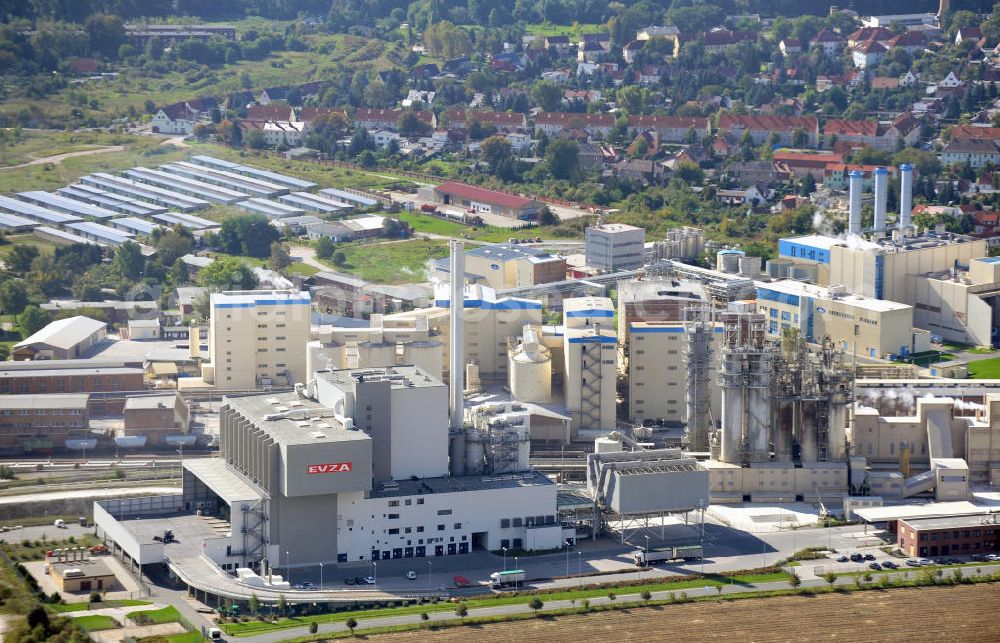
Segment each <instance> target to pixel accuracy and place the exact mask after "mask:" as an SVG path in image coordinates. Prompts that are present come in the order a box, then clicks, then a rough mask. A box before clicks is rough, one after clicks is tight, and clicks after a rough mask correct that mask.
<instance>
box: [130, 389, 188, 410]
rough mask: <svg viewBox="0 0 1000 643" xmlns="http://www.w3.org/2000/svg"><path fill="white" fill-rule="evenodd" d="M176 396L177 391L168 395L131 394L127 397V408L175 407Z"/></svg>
mask: <svg viewBox="0 0 1000 643" xmlns="http://www.w3.org/2000/svg"><path fill="white" fill-rule="evenodd" d="M176 397H177V394H176V393H169V394H167V395H130V396H129V397H127V398H125V410H126V411H130V410H144V409H162V408H167V409H172V408H174V402H175V401H176Z"/></svg>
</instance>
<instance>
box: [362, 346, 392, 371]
mask: <svg viewBox="0 0 1000 643" xmlns="http://www.w3.org/2000/svg"><path fill="white" fill-rule="evenodd" d="M395 365H396V345H395V344H388V343H385V342H382V343H374V342H358V367H359V368H372V367H376V366H395Z"/></svg>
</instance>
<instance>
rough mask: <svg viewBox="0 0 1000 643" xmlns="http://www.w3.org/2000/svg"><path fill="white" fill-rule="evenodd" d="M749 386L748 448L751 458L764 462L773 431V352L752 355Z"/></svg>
mask: <svg viewBox="0 0 1000 643" xmlns="http://www.w3.org/2000/svg"><path fill="white" fill-rule="evenodd" d="M750 365H751V369H750V377H749V387H748V388H747V449H748V452H749V453H748V455H749V456H750V459H751V460H753V461H755V462H763V461H766V460H767V459H768V453H769V452H770V433H771V354H770V353H761V354H758V355H752V356H751V357H750Z"/></svg>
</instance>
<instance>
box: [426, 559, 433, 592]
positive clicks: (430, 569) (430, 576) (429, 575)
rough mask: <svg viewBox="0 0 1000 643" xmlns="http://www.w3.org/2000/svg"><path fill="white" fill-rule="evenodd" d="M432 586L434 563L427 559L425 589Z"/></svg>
mask: <svg viewBox="0 0 1000 643" xmlns="http://www.w3.org/2000/svg"><path fill="white" fill-rule="evenodd" d="M433 587H434V563H432V562H431V561H427V589H433Z"/></svg>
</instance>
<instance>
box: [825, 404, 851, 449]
mask: <svg viewBox="0 0 1000 643" xmlns="http://www.w3.org/2000/svg"><path fill="white" fill-rule="evenodd" d="M846 401H847V397H846V396H845V395H844V394H843V393H839V392H838V393H834V394H833V395H831V396H830V409H829V412H828V414H829V417H830V428H829V429H828V431H827V438H828V439H827V459H828V460H843V459H844V458H846V457H847V444H846V443H847V406H846V404H845V402H846Z"/></svg>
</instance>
